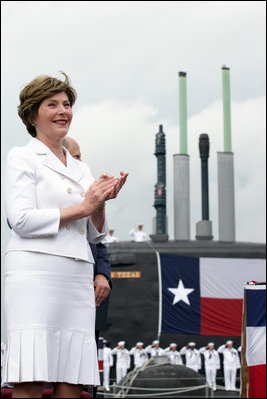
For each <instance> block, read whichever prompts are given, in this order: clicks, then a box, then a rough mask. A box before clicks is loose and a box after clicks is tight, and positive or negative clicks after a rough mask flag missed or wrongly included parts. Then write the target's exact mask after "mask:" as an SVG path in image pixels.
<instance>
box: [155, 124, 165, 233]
mask: <svg viewBox="0 0 267 399" xmlns="http://www.w3.org/2000/svg"><path fill="white" fill-rule="evenodd" d="M154 155H155V156H156V157H157V183H156V184H155V193H154V207H155V209H156V229H155V233H156V234H154V235H151V238H152V240H153V241H166V240H167V239H168V235H167V216H166V146H165V134H164V132H163V126H162V125H159V132H158V133H157V134H156V149H155V154H154Z"/></svg>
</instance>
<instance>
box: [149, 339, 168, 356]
mask: <svg viewBox="0 0 267 399" xmlns="http://www.w3.org/2000/svg"><path fill="white" fill-rule="evenodd" d="M145 351H146V353H148V354H149V355H150V356H151V357H155V356H162V355H164V349H162V348H160V346H159V341H158V340H155V341H153V342H152V345H148V346H147V347H146V348H145Z"/></svg>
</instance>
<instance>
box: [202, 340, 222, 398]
mask: <svg viewBox="0 0 267 399" xmlns="http://www.w3.org/2000/svg"><path fill="white" fill-rule="evenodd" d="M199 353H202V354H203V356H204V359H205V373H206V381H207V384H208V385H209V386H210V388H212V389H213V390H214V391H216V374H217V370H219V369H220V356H219V354H218V352H217V351H216V350H215V349H214V343H213V342H210V343H208V345H207V346H203V348H200V349H199Z"/></svg>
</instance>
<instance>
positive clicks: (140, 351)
mask: <svg viewBox="0 0 267 399" xmlns="http://www.w3.org/2000/svg"><path fill="white" fill-rule="evenodd" d="M130 355H132V356H133V357H134V366H135V368H137V367H141V366H142V365H143V364H144V363H145V362H146V361H147V360H148V356H147V353H146V351H145V349H144V344H143V342H137V344H136V346H134V347H133V348H132V349H131V350H130Z"/></svg>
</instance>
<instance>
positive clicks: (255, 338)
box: [246, 327, 266, 367]
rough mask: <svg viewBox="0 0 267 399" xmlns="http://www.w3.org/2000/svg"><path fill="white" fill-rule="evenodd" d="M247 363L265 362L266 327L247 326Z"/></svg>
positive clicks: (258, 363)
mask: <svg viewBox="0 0 267 399" xmlns="http://www.w3.org/2000/svg"><path fill="white" fill-rule="evenodd" d="M246 338H247V339H246V341H247V342H246V343H247V345H246V359H247V365H248V367H250V366H258V365H260V364H266V327H247V337H246Z"/></svg>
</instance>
